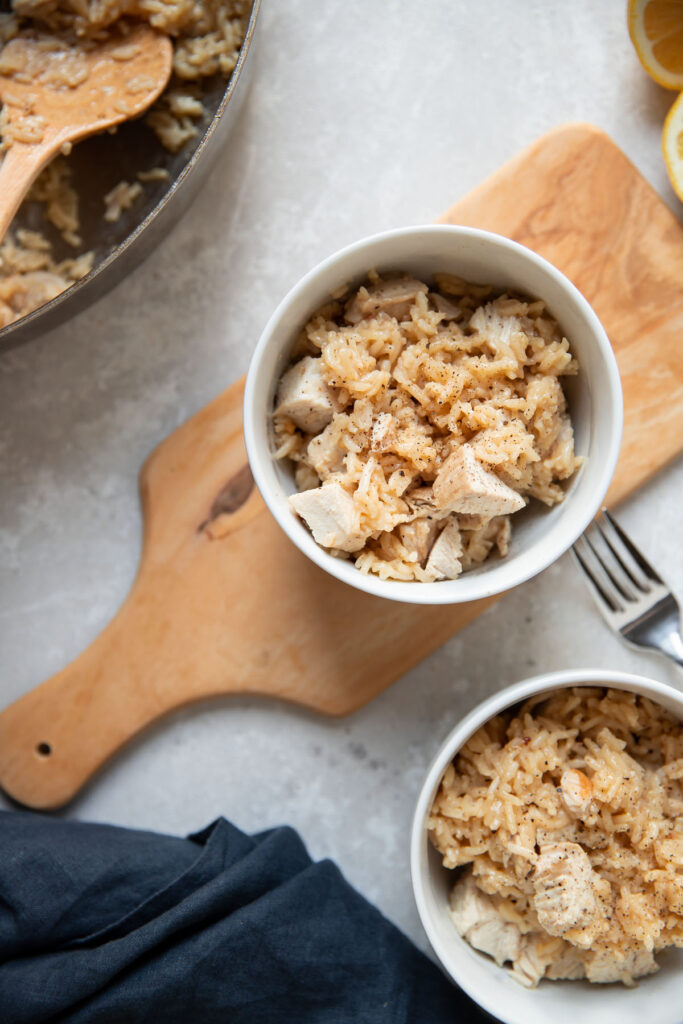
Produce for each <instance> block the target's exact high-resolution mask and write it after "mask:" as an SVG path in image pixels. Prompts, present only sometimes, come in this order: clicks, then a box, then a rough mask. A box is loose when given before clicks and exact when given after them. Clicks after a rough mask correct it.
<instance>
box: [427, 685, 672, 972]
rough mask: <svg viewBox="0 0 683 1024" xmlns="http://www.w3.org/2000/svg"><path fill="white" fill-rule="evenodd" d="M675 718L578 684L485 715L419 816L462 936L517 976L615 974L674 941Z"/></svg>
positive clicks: (649, 967)
mask: <svg viewBox="0 0 683 1024" xmlns="http://www.w3.org/2000/svg"><path fill="white" fill-rule="evenodd" d="M681 780H683V727H682V726H681V723H680V722H679V721H677V720H676V719H675V718H674V717H673V716H672V715H670V714H669V713H668V712H666V711H665V710H664V709H663V708H661V707H660V706H659V705H657V704H654V703H653V702H652V701H650V700H648V699H647V698H645V697H640V696H636V695H635V694H630V693H625V692H623V691H621V690H604V689H601V688H597V687H596V688H590V687H576V688H573V689H567V690H558V691H556V692H555V693H554V694H552V695H551V696H550V697H545V696H540V697H535V698H533V699H531V700H528V701H526V702H525V704H524V705H523V706H522V707H521V709H519V710H518V711H516V712H514V713H511V712H508V713H505V714H502V715H497V716H496V717H495V718H493V719H492V720H491V721H489V722H487V723H486V725H484V726H482V728H481V729H479V730H478V731H477V732H476V733H475V734H474V736H473V737H472V738H471V739H470V740H468V742H467V743H466V744H465V746H464V747H463V748H462V750H461V751H460V752H459V754H458V756H457V757H456V759H455V762H454V763H453V764H451V765H450V766H449V767H448V769H447V770H446V773H445V775H444V778H443V780H442V782H441V786H440V789H439V792H438V794H437V797H436V799H435V801H434V805H433V807H432V811H431V815H430V817H429V822H428V827H429V834H430V838H431V841H432V842H433V844H434V846H435V847H436V848H437V850H438V851H439V853H441V855H442V856H443V863H444V865H445V866H446V867H447V868H459V869H460V870H461V873H460V875H459V877H458V880H457V882H456V883H455V886H454V888H453V890H452V894H451V899H450V907H451V916H452V918H453V921H454V923H455V925H456V927H457V928H458V930H459V931H460V933H461V934H462V935H464V937H465V938H466V939H467V940H468V941H469V942H470V943H471V944H472V945H473V946H475V947H476V948H477V949H480V950H482V951H483V952H485V953H488V954H489V955H491V956H492V957H494V958H495V959H496V961H497V962H498V963H499V964H501V965H502V964H510V970H511V972H512V974H513V976H514V977H515V978H516V980H518V981H519V982H521V983H522V984H523V985H527V986H532V987H533V986H535V985H537V984H538V982H539V980H540V979H541V978H544V977H545V978H550V979H557V978H570V979H574V978H587V979H588V980H589V981H593V982H612V981H621V982H623V983H624V984H626V985H631V984H633V981H634V979H635V978H638V977H641V976H642V975H646V974H651V973H652V972H654V971H656V970H657V969H658V965H657V963H656V962H655V953H657V952H658V951H660V950H663V949H665V948H666V947H668V946H679V947H680V946H683V784H682V781H681Z"/></svg>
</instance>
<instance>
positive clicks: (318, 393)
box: [275, 356, 336, 434]
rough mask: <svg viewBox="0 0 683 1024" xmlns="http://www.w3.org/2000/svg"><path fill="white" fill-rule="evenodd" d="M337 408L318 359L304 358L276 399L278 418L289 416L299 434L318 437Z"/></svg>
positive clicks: (285, 378)
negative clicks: (301, 431)
mask: <svg viewBox="0 0 683 1024" xmlns="http://www.w3.org/2000/svg"><path fill="white" fill-rule="evenodd" d="M335 408H336V403H335V399H334V394H333V392H332V389H331V388H329V387H328V386H327V384H326V383H325V381H324V380H323V375H322V372H321V369H320V359H319V358H315V357H314V356H304V358H303V359H300V360H299V362H298V363H295V364H294V366H292V367H290V368H289V370H287V372H286V373H285V374H283V376H282V379H281V380H280V384H279V387H278V389H277V396H276V399H275V415H276V416H287V417H289V419H290V420H292V422H293V423H295V424H296V426H297V427H299V429H300V430H303V431H304V432H305V433H307V434H317V433H318V431H320V430H322V429H323V427H326V426H327V424H328V423H329V422H330V420H331V419H332V416H333V415H334V412H335Z"/></svg>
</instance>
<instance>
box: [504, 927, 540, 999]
mask: <svg viewBox="0 0 683 1024" xmlns="http://www.w3.org/2000/svg"><path fill="white" fill-rule="evenodd" d="M544 939H545V937H544V936H541V935H539V933H538V932H532V933H531V934H530V935H526V936H524V937H523V939H522V941H521V943H520V950H519V953H518V954H517V956H516V957H515V961H514V965H513V968H512V970H511V971H510V973H511V975H512V977H513V978H514V979H515V981H518V982H519V984H520V985H524V987H525V988H536V986H537V985H538V983H539V981H540V980H541V978H543V977H545V972H546V970H547V967H548V962H549V958H548V956H547V955H546V956H544V955H543V952H542V950H541V946H542V945H544V944H547V943H545V942H544Z"/></svg>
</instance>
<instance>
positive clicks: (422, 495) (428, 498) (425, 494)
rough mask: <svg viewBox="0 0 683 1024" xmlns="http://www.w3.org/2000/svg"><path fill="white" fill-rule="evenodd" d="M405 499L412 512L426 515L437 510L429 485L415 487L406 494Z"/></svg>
mask: <svg viewBox="0 0 683 1024" xmlns="http://www.w3.org/2000/svg"><path fill="white" fill-rule="evenodd" d="M405 499H406V501H407V502H408V507H409V508H410V511H411V512H413V513H417V514H419V515H428V514H430V513H432V512H434V513H436V512H437V511H438V510H437V507H436V503H435V501H434V491H433V490H432V488H431V487H416V488H415V489H414V490H412V491H410V492H409V493H408V494H406V496H405Z"/></svg>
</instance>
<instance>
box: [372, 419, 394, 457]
mask: <svg viewBox="0 0 683 1024" xmlns="http://www.w3.org/2000/svg"><path fill="white" fill-rule="evenodd" d="M395 441H396V420H395V419H394V417H393V416H392V415H391V413H390V412H381V413H380V414H379V416H378V417H377V419H376V420H375V422H374V423H373V424H372V432H371V434H370V448H371V449H372V451H373V452H385V451H387V450H388V449H389V448H390V447H391V445H392V444H393V443H394V442H395Z"/></svg>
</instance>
